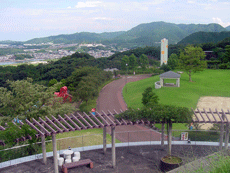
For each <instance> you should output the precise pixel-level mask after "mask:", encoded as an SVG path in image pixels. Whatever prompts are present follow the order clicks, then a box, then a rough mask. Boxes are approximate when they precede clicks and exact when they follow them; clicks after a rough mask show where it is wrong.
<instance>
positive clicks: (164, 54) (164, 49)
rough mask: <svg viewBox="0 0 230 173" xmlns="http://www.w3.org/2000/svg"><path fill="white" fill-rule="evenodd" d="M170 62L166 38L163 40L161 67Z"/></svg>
mask: <svg viewBox="0 0 230 173" xmlns="http://www.w3.org/2000/svg"><path fill="white" fill-rule="evenodd" d="M167 62H168V40H167V39H166V38H164V39H162V40H161V65H162V64H163V63H164V64H167Z"/></svg>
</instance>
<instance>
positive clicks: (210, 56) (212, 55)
mask: <svg viewBox="0 0 230 173" xmlns="http://www.w3.org/2000/svg"><path fill="white" fill-rule="evenodd" d="M204 53H205V55H206V57H205V59H206V60H214V59H217V56H216V55H215V53H214V52H213V51H204Z"/></svg>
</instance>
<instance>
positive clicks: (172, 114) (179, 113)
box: [115, 104, 193, 156]
mask: <svg viewBox="0 0 230 173" xmlns="http://www.w3.org/2000/svg"><path fill="white" fill-rule="evenodd" d="M192 116H193V113H192V111H191V110H189V109H188V108H186V107H178V106H173V105H162V104H157V105H153V106H152V107H151V109H150V108H149V107H143V108H141V109H129V110H127V111H125V112H123V113H121V114H118V115H115V117H116V118H118V119H125V120H130V121H132V122H136V121H138V120H139V121H140V120H144V121H146V120H147V121H150V122H161V123H163V124H164V123H166V124H167V127H168V128H167V133H168V155H169V156H171V141H172V122H173V121H174V122H178V123H191V122H192Z"/></svg>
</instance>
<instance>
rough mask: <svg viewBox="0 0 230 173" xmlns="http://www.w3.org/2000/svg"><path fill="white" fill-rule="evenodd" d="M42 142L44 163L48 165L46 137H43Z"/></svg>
mask: <svg viewBox="0 0 230 173" xmlns="http://www.w3.org/2000/svg"><path fill="white" fill-rule="evenodd" d="M41 140H42V156H43V163H44V164H45V165H46V163H47V159H46V141H45V135H44V136H42V137H41Z"/></svg>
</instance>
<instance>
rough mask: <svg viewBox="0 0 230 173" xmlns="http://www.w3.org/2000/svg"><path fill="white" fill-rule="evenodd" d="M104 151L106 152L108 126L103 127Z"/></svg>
mask: <svg viewBox="0 0 230 173" xmlns="http://www.w3.org/2000/svg"><path fill="white" fill-rule="evenodd" d="M103 151H104V154H106V127H104V128H103Z"/></svg>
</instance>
